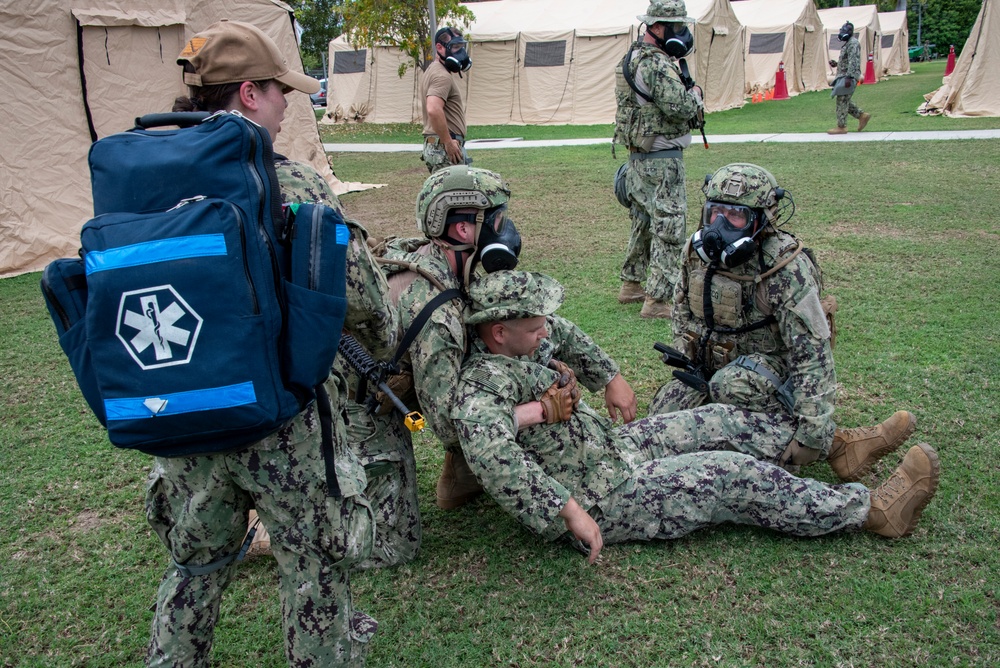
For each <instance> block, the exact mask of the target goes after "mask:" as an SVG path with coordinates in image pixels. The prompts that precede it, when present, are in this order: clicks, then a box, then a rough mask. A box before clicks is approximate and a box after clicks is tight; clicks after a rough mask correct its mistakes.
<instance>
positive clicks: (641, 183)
mask: <svg viewBox="0 0 1000 668" xmlns="http://www.w3.org/2000/svg"><path fill="white" fill-rule="evenodd" d="M625 184H626V189H627V192H628V194H629V199H631V200H632V207H631V209H630V217H631V219H632V232H631V234H630V235H629V240H628V248H627V250H626V251H625V263H624V264H623V265H622V271H621V280H622V281H632V282H636V283H642V282H643V281H646V294H647V295H648V296H650V297H653V298H654V299H658V300H660V301H670V300H671V298H672V297H673V286H674V283H676V282H677V279H678V278H679V277H680V261H681V248H682V246H683V245H684V240H685V235H686V232H687V223H686V218H685V217H686V214H687V190H685V186H684V160H683V158H650V159H647V160H632V161H631V162H630V163H629V168H628V169H627V170H626V172H625ZM647 275H648V281H647Z"/></svg>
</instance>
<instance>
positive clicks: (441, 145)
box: [420, 26, 472, 174]
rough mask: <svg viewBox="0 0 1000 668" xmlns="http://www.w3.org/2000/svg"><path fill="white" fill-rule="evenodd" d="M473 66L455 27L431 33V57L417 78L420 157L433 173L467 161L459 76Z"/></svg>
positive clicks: (463, 111)
mask: <svg viewBox="0 0 1000 668" xmlns="http://www.w3.org/2000/svg"><path fill="white" fill-rule="evenodd" d="M470 67H472V60H471V59H470V58H469V53H468V43H467V42H466V41H465V40H464V39H463V38H462V34H461V33H459V32H458V31H457V30H455V29H454V28H451V27H449V26H445V27H444V28H441V29H440V30H438V31H437V34H435V35H434V60H432V61H431V62H430V63H428V64H427V66H426V68H425V69H424V72H423V75H422V76H421V78H420V99H421V101H422V104H423V119H424V150H423V153H422V154H421V156H420V159H421V160H423V161H424V164H426V165H427V169H428V171H430V172H431V173H432V174H433V173H434V172H435V171H437V170H439V169H443V168H444V167H447V166H448V165H458V164H470V163H471V160H469V159H468V155H467V154H466V152H465V148H464V147H465V103H464V102H463V101H462V91H461V90H460V89H459V85H458V79H457V78H456V76H455V75H458V77H461V76H462V72H467V71H468V70H469V68H470Z"/></svg>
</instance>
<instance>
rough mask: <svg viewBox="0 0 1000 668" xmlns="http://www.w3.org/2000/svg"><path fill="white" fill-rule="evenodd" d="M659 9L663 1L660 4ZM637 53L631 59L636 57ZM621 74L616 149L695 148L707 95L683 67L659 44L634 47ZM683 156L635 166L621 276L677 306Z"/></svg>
mask: <svg viewBox="0 0 1000 668" xmlns="http://www.w3.org/2000/svg"><path fill="white" fill-rule="evenodd" d="M654 4H656V3H654ZM629 54H630V55H629ZM625 58H629V65H628V66H629V71H630V72H631V73H632V76H633V77H634V79H635V81H636V85H637V86H639V87H640V88H643V89H645V91H647V92H648V95H649V96H650V97H651V98H652V99H653V102H648V101H647V100H645V99H643V98H642V97H640V96H639V95H638V94H636V92H635V91H633V90H632V88H631V87H630V86H629V84H628V82H627V81H626V80H625V76H624V75H623V74H622V65H623V63H624V62H625ZM625 58H623V59H622V61H621V62H620V63H619V64H618V66H617V68H616V75H615V76H616V79H615V99H616V101H617V105H618V106H617V111H616V113H615V136H614V143H616V144H621V145H624V146H627V147H628V149H629V151H632V152H636V151H638V152H644V153H645V152H649V151H651V150H658V149H665V148H684V147H686V146H687V145H689V144H690V140H691V130H690V126H689V125H688V123H689V121H690V120H691V119H692V118H694V117H695V116H696V115H697V114H698V112H699V111H700V110H701V109H702V107H703V105H702V102H701V100H700V99H699V97H698V96H697V95H696V94H695V93H693V92H692V91H689V90H687V89H686V88H685V87H684V84H683V83H682V82H681V76H680V69H679V68H678V66H677V64H676V62H675V61H674V60H673V59H671V58H670V57H669V56H667V54H665V53H664V52H663V51H662V50H661V49H660V48H659V47H657V46H656V45H654V44H648V43H645V42H643V41H642V40H639V41H636V42H634V43H633V44H632V45H631V46H630V47H629V51H628V54H627V55H626V56H625ZM684 177H685V174H684V161H683V159H682V158H679V157H678V158H670V157H663V158H647V159H644V160H632V161H631V163H630V165H629V169H628V170H627V172H626V177H625V178H626V181H625V183H626V190H627V193H628V196H629V198H630V199H631V202H632V205H631V207H630V218H631V221H632V230H631V234H630V236H629V243H628V250H627V251H626V255H625V262H624V264H623V266H622V270H621V280H622V281H623V282H636V283H641V282H643V281H645V280H646V277H647V274H648V276H649V281H648V283H647V284H646V294H647V295H648V296H650V297H653V298H654V299H657V300H660V301H669V299H670V292H671V289H672V287H673V284H674V283H675V282H676V280H677V275H678V264H679V258H680V251H681V246H682V245H683V243H684V235H685V232H686V218H685V216H686V214H687V191H686V189H685V187H684Z"/></svg>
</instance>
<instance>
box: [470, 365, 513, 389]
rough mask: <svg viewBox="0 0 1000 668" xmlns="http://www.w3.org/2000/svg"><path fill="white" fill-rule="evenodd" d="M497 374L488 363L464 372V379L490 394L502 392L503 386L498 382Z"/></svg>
mask: <svg viewBox="0 0 1000 668" xmlns="http://www.w3.org/2000/svg"><path fill="white" fill-rule="evenodd" d="M496 379H497V374H494V373H490V370H489V367H488V365H476V366H474V367H472V368H470V369H468V370H467V371H466V372H465V373H464V374H462V380H463V381H464V382H466V383H468V384H470V385H475V386H476V387H479V388H481V389H483V390H486V391H487V392H489V393H490V394H497V395H499V394H501V393H503V388H502V387H501V386H500V383H498V382H496Z"/></svg>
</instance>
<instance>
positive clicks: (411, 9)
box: [342, 0, 475, 77]
mask: <svg viewBox="0 0 1000 668" xmlns="http://www.w3.org/2000/svg"><path fill="white" fill-rule="evenodd" d="M434 9H435V14H437V25H438V26H444V25H452V26H455V27H461V28H468V26H469V24H470V22H471V21H472V19H474V18H475V16H474V15H473V13H472V12H471V11H469V9H467V8H466V7H463V6H462V5H461V4H459V2H458V0H435V7H434ZM342 10H343V14H344V32H346V33H347V35H348V39H349V40H350V42H351V44H352V45H353V46H354V48H369V49H370V48H372V47H375V46H380V45H381V46H386V45H389V46H396V47H399V49H400V50H401V51H403V53H405V54H406V55H407V56H409V57H410V60H411V61H412V62H411V63H403V64H402V65H400V66H399V76H400V77H402V76H403V75H404V74H406V71H407V69H409V68H410V67H411V66H414V67H419V68H420V69H421V70H422V69H424V68H426V67H427V65H428V63H430V62H431V59H432V57H433V53H434V51H433V50H432V49H431V38H432V35H431V34H430V21H429V17H428V15H427V1H426V0H345V1H344V3H343V7H342Z"/></svg>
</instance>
